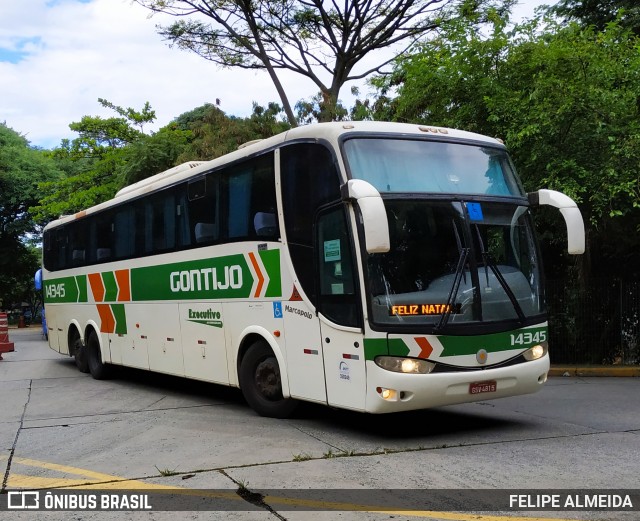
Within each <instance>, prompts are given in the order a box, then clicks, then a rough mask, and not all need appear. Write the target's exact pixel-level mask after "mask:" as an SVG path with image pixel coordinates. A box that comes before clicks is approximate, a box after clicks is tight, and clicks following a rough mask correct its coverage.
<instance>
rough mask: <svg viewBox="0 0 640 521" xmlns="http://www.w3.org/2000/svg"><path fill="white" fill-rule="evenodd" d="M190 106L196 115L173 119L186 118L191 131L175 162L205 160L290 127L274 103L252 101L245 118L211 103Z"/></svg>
mask: <svg viewBox="0 0 640 521" xmlns="http://www.w3.org/2000/svg"><path fill="white" fill-rule="evenodd" d="M202 109H203V107H199V108H197V109H194V110H193V111H192V112H193V113H196V114H199V115H200V116H199V119H198V118H195V119H194V118H192V116H191V112H190V113H187V114H182V115H181V116H179V117H178V118H176V121H190V122H189V124H188V126H189V128H190V129H191V132H192V134H193V137H192V140H191V142H190V143H189V144H188V145H187V147H186V148H185V150H184V152H183V153H182V155H181V156H180V157H179V158H178V161H177V162H178V163H181V162H184V161H189V160H194V159H199V160H209V159H214V158H216V157H220V156H222V155H224V154H228V153H229V152H233V151H234V150H237V149H238V147H239V146H240V145H242V144H244V143H247V142H249V141H253V140H255V139H265V138H268V137H271V136H274V135H276V134H279V133H280V132H284V131H285V130H288V129H289V128H290V125H289V124H288V123H287V122H286V121H283V120H282V118H281V117H280V116H281V113H282V108H281V107H280V106H279V105H278V104H277V103H269V105H268V106H267V107H266V108H265V107H262V106H261V105H258V104H257V103H254V104H253V113H252V114H251V116H249V117H248V118H237V117H235V116H227V115H226V114H225V113H224V112H223V111H222V110H220V109H219V108H218V107H216V106H214V105H206V110H204V111H202Z"/></svg>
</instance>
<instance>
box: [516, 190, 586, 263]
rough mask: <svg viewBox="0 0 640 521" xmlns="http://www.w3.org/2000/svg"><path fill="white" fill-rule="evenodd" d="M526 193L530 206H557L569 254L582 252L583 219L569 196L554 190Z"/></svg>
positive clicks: (583, 237)
mask: <svg viewBox="0 0 640 521" xmlns="http://www.w3.org/2000/svg"><path fill="white" fill-rule="evenodd" d="M527 195H528V198H529V204H531V205H532V206H540V205H548V206H553V207H554V208H558V209H559V210H560V213H561V214H562V217H563V218H564V222H565V224H566V226H567V245H568V251H569V253H570V254H571V255H581V254H583V253H584V245H585V235H584V221H583V220H582V214H581V213H580V209H579V208H578V205H577V204H576V203H575V201H574V200H573V199H571V197H569V196H568V195H565V194H563V193H562V192H557V191H555V190H546V189H543V190H538V191H537V192H531V193H529V194H527Z"/></svg>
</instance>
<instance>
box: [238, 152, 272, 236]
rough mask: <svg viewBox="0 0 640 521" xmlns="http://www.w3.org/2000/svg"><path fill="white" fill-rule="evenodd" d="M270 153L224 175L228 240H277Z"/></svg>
mask: <svg viewBox="0 0 640 521" xmlns="http://www.w3.org/2000/svg"><path fill="white" fill-rule="evenodd" d="M273 161H274V155H273V153H269V154H264V155H262V156H260V157H257V158H254V159H250V160H249V161H246V162H244V163H242V164H241V165H239V166H237V167H235V168H233V169H232V170H231V171H230V172H229V173H228V174H227V176H226V190H227V197H228V205H227V207H228V214H227V215H228V221H227V231H228V237H229V239H258V238H261V239H263V240H277V239H278V238H279V237H280V233H279V229H278V220H277V218H276V215H277V214H276V188H275V170H274V164H273Z"/></svg>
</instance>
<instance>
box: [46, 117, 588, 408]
mask: <svg viewBox="0 0 640 521" xmlns="http://www.w3.org/2000/svg"><path fill="white" fill-rule="evenodd" d="M543 204H544V205H551V206H555V207H557V208H559V209H560V211H561V213H562V215H563V217H564V219H565V221H566V225H567V235H568V246H569V252H570V253H574V254H575V253H582V252H583V250H584V226H583V222H582V217H581V214H580V211H579V210H578V208H577V207H576V205H575V203H574V202H573V201H572V200H571V199H570V198H569V197H567V196H565V195H563V194H561V193H559V192H554V191H551V190H540V191H538V192H535V193H530V194H526V193H525V192H524V190H523V188H522V186H521V184H520V182H519V180H518V178H517V175H516V173H515V171H514V168H513V165H512V163H511V160H510V159H509V156H508V154H507V150H506V149H505V147H504V145H503V144H502V143H501V142H500V141H498V140H495V139H491V138H488V137H485V136H481V135H477V134H472V133H468V132H462V131H458V130H452V129H446V128H438V127H429V126H419V125H411V124H395V123H381V122H353V123H325V124H317V125H310V126H305V127H300V128H295V129H292V130H290V131H288V132H285V133H283V134H279V135H277V136H275V137H272V138H269V139H265V140H262V141H259V142H256V143H250V144H247V145H246V146H243V147H241V148H240V149H239V150H237V151H236V152H233V153H231V154H228V155H226V156H224V157H220V158H218V159H215V160H213V161H206V162H193V163H188V164H184V165H180V166H178V167H175V168H173V169H171V170H167V171H166V172H162V173H160V174H157V175H155V176H153V177H150V178H148V179H145V180H143V181H140V182H139V183H136V184H134V185H131V186H128V187H126V188H124V189H122V190H121V191H120V192H119V193H118V194H117V195H116V196H115V197H114V198H113V199H112V200H110V201H108V202H105V203H102V204H100V205H97V206H95V207H93V208H89V209H87V210H85V211H82V212H79V213H77V214H75V215H71V216H65V217H61V218H60V219H58V220H56V221H54V222H52V223H50V224H49V225H48V226H47V227H46V228H45V230H44V241H43V249H44V252H43V286H44V287H43V289H44V296H45V303H46V310H47V326H48V336H49V345H50V347H51V348H52V349H54V350H55V351H58V352H60V353H64V354H68V355H70V356H72V357H74V358H75V362H76V364H77V366H78V368H79V369H80V370H81V371H85V372H86V371H88V372H90V373H91V375H92V376H93V377H94V378H97V379H101V378H105V377H106V376H107V374H108V372H109V369H111V368H112V366H116V365H122V366H128V367H136V368H140V369H147V370H150V371H157V372H161V373H167V374H171V375H178V376H182V377H186V378H194V379H198V380H203V381H207V382H214V383H217V384H222V385H230V386H234V387H239V388H240V389H241V390H242V393H243V394H244V396H245V398H246V400H247V402H248V403H249V404H250V405H251V406H252V407H253V408H254V409H255V410H256V411H257V412H258V413H259V414H262V415H267V416H274V417H285V416H287V415H288V414H290V413H291V411H292V410H293V408H294V406H295V404H296V403H297V401H298V400H304V401H309V402H316V403H322V404H327V405H329V406H332V407H341V408H346V409H351V410H355V411H363V412H370V413H387V412H396V411H406V410H412V409H422V408H427V407H433V406H440V405H447V404H455V403H462V402H470V401H474V400H479V399H482V400H487V399H492V398H500V397H505V396H513V395H519V394H525V393H532V392H535V391H538V390H539V389H540V388H541V387H542V385H543V384H544V382H545V381H546V379H547V373H548V371H549V355H548V347H547V339H548V329H547V314H546V308H545V299H544V288H543V276H542V267H541V263H540V253H539V251H538V246H537V243H536V237H535V234H534V229H533V225H532V218H531V215H530V210H531V208H532V207H534V206H537V205H543Z"/></svg>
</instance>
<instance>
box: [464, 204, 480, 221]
mask: <svg viewBox="0 0 640 521" xmlns="http://www.w3.org/2000/svg"><path fill="white" fill-rule="evenodd" d="M466 206H467V213H468V214H469V219H471V220H472V221H484V215H483V214H482V205H481V204H480V203H466Z"/></svg>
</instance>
